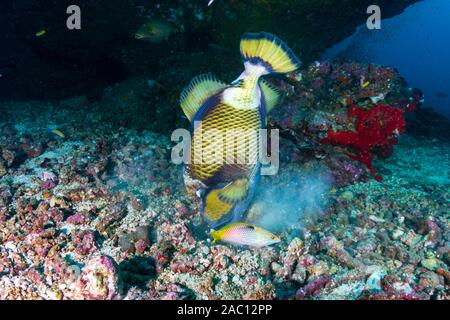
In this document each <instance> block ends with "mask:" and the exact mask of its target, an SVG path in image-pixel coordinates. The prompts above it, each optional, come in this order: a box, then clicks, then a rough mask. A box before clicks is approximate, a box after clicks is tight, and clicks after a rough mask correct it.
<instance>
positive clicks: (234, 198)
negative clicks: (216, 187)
mask: <svg viewBox="0 0 450 320" xmlns="http://www.w3.org/2000/svg"><path fill="white" fill-rule="evenodd" d="M247 189H248V180H247V179H238V180H235V181H233V182H231V183H230V184H228V185H226V186H225V187H223V188H222V189H221V190H220V191H219V199H220V200H222V201H224V202H227V203H229V204H235V203H237V202H239V201H241V200H243V199H244V198H245V196H246V195H247Z"/></svg>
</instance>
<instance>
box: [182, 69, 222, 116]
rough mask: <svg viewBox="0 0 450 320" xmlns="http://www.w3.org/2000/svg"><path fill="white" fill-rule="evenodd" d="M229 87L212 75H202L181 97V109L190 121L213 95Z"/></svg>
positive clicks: (193, 80) (185, 89)
mask: <svg viewBox="0 0 450 320" xmlns="http://www.w3.org/2000/svg"><path fill="white" fill-rule="evenodd" d="M226 87H227V84H226V83H225V82H223V81H221V80H219V79H217V78H216V77H215V76H213V75H212V74H210V73H207V74H201V75H198V76H196V77H195V78H193V79H192V80H191V82H190V83H189V85H188V86H187V87H186V88H184V90H183V92H182V93H181V97H180V105H181V109H183V112H184V114H185V115H186V117H188V119H189V120H190V121H192V118H193V117H194V115H195V113H196V112H197V111H198V109H200V107H201V106H202V105H203V103H204V102H205V101H206V100H207V99H208V98H209V97H211V96H212V95H214V94H216V93H218V92H219V91H220V90H222V89H224V88H226Z"/></svg>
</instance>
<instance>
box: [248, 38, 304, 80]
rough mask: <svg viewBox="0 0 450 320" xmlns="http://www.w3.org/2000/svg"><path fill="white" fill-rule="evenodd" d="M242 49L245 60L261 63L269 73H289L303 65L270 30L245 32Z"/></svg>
mask: <svg viewBox="0 0 450 320" xmlns="http://www.w3.org/2000/svg"><path fill="white" fill-rule="evenodd" d="M240 49H241V56H242V58H243V60H244V62H247V61H248V62H250V63H252V64H255V65H258V64H261V65H263V66H264V67H265V68H266V69H267V72H268V73H287V72H291V71H294V70H297V69H298V68H299V67H300V66H301V65H302V63H301V61H300V60H299V59H298V58H297V57H296V56H295V54H294V53H293V52H292V50H291V49H290V48H289V47H288V46H287V45H286V44H285V43H284V42H283V41H281V40H280V39H278V38H277V37H276V36H274V35H273V34H270V33H268V32H260V33H245V34H244V35H243V36H242V38H241V44H240Z"/></svg>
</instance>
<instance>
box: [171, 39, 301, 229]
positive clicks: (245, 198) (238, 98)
mask: <svg viewBox="0 0 450 320" xmlns="http://www.w3.org/2000/svg"><path fill="white" fill-rule="evenodd" d="M240 51H241V56H242V59H243V62H244V67H245V70H244V71H243V72H242V74H241V75H240V76H239V77H238V78H237V79H236V80H235V81H233V82H232V83H231V84H226V83H225V82H223V81H221V80H219V79H217V78H215V77H214V76H213V75H211V74H204V75H200V76H197V77H195V78H194V79H192V81H191V82H190V84H189V85H188V86H187V87H186V88H185V89H184V90H183V92H182V94H181V99H180V104H181V108H182V109H183V112H184V114H185V115H186V117H187V118H188V119H189V120H190V122H191V143H190V155H189V157H190V161H189V163H187V164H186V166H185V172H184V181H185V185H186V189H187V191H188V193H189V195H190V196H191V198H192V199H193V200H194V202H196V203H197V204H198V206H199V209H200V212H201V214H202V215H203V217H204V219H205V220H206V222H207V223H208V224H209V225H210V226H211V227H212V228H217V227H220V226H222V225H225V224H228V223H230V222H236V221H240V220H241V219H242V217H243V214H244V213H245V212H246V211H247V209H248V207H249V205H250V203H251V200H252V197H253V193H254V190H255V186H256V184H257V181H258V178H259V175H260V167H261V163H260V162H259V157H258V156H259V153H260V151H261V150H262V149H261V147H262V146H261V138H260V135H259V129H264V128H265V126H266V116H267V114H268V113H269V112H270V111H271V110H272V109H274V108H275V107H276V106H277V105H279V104H280V103H281V101H282V100H283V98H284V92H282V91H281V90H280V89H278V88H276V87H274V86H272V85H271V84H270V83H269V82H267V81H266V80H264V79H262V78H261V77H262V76H264V75H268V74H273V73H279V74H282V73H288V72H291V71H294V70H296V69H298V68H299V67H300V65H301V62H300V60H299V59H298V58H297V57H296V56H295V55H294V53H293V52H292V51H291V49H289V48H288V47H287V45H286V44H284V42H282V41H281V40H279V39H278V38H277V37H275V36H274V35H272V34H270V33H267V32H261V33H246V34H244V35H243V37H242V38H241V42H240ZM199 124H200V125H199ZM230 132H232V135H233V139H232V141H231V142H230V139H227V138H224V137H227V136H228V135H229V133H230ZM211 133H212V134H211ZM255 133H256V136H255ZM230 150H231V154H232V156H234V159H236V158H237V157H238V156H236V155H237V154H238V153H241V152H243V151H245V155H246V157H245V161H234V162H233V161H229V159H230V158H229V155H230V152H229V151H230ZM240 159H241V160H242V158H240Z"/></svg>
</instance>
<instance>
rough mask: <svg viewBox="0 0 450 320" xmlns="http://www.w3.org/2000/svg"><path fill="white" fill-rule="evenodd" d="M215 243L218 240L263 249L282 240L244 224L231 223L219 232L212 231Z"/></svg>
mask: <svg viewBox="0 0 450 320" xmlns="http://www.w3.org/2000/svg"><path fill="white" fill-rule="evenodd" d="M211 236H212V237H213V243H215V242H216V241H217V240H221V241H224V242H228V243H231V244H234V245H246V246H250V247H256V248H261V247H265V246H270V245H271V244H274V243H278V242H280V238H279V237H277V236H276V235H274V234H273V233H271V232H269V231H266V230H264V229H261V228H258V227H255V226H252V225H250V224H248V223H244V222H235V223H230V224H228V225H226V226H225V227H223V228H222V229H220V230H218V231H212V232H211Z"/></svg>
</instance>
